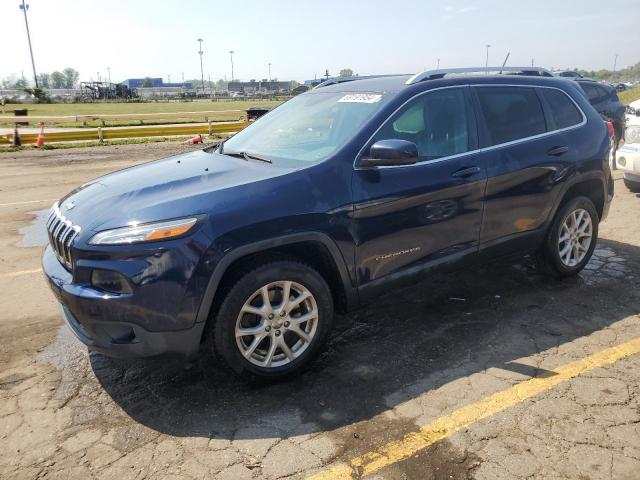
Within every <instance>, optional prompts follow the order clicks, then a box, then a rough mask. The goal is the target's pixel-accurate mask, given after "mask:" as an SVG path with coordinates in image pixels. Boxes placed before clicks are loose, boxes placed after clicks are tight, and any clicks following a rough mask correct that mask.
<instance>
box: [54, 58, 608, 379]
mask: <svg viewBox="0 0 640 480" xmlns="http://www.w3.org/2000/svg"><path fill="white" fill-rule="evenodd" d="M472 72H476V74H475V75H471V73H472ZM497 72H505V73H506V72H509V73H518V72H519V73H520V75H490V74H489V73H497ZM478 73H479V74H478ZM610 148H611V143H610V139H609V136H608V133H607V128H606V126H605V123H604V122H603V121H602V119H601V118H600V116H599V114H598V113H597V112H596V111H595V110H594V108H593V107H592V106H591V105H590V104H589V102H588V101H587V100H586V98H585V96H584V95H583V94H582V92H581V91H580V89H579V88H578V85H577V84H576V83H575V82H572V81H568V80H565V79H559V78H554V77H552V76H551V75H550V73H549V72H548V71H546V70H543V69H533V68H519V69H518V68H516V67H507V68H504V67H498V68H473V69H450V70H435V71H427V72H422V73H419V74H416V75H413V76H409V75H394V76H381V77H377V78H376V77H373V78H361V79H360V78H357V77H352V78H350V79H347V81H341V80H340V79H338V80H329V81H327V82H325V83H323V84H320V85H319V86H318V87H317V88H315V89H313V90H311V91H309V92H307V93H303V94H301V95H298V96H296V97H294V98H293V99H291V100H289V101H288V102H285V103H284V104H282V105H281V106H279V107H277V108H275V109H273V110H272V111H270V112H269V113H267V114H266V115H264V116H263V117H261V118H260V119H258V120H257V121H255V122H253V123H252V124H251V125H250V126H249V127H247V128H246V129H244V130H242V131H241V132H239V133H238V134H236V135H235V136H233V137H231V138H230V139H228V140H227V141H226V142H224V143H222V144H220V145H219V146H217V147H215V148H208V149H205V150H202V151H196V152H191V153H186V154H183V155H179V156H176V157H170V158H165V159H162V160H158V161H155V162H150V163H147V164H143V165H138V166H135V167H132V168H128V169H126V170H122V171H119V172H115V173H111V174H109V175H106V176H104V177H100V178H98V179H96V180H94V181H92V182H88V183H86V184H85V185H83V186H81V187H79V188H78V189H76V190H74V191H73V192H71V193H70V194H68V195H67V196H65V197H64V198H62V199H61V200H60V201H59V202H57V203H56V204H55V205H54V207H53V209H52V210H51V213H50V216H49V218H48V221H47V229H48V232H49V245H48V246H47V247H46V249H45V251H44V255H43V260H42V263H43V270H44V272H45V275H46V277H47V279H48V281H49V284H50V286H51V288H52V290H53V292H54V294H55V296H56V298H57V299H58V301H59V302H60V304H61V306H62V312H63V316H64V318H65V320H66V322H67V324H68V325H69V327H70V328H71V330H72V331H73V332H74V333H75V335H76V336H77V337H78V338H79V339H80V340H81V341H82V342H84V343H85V344H86V345H88V347H89V348H90V349H91V350H96V351H98V352H102V353H105V354H107V355H112V356H119V357H144V356H152V355H157V354H164V353H179V354H183V355H190V354H194V353H195V352H197V351H198V349H199V348H200V347H201V345H203V346H205V348H212V349H213V351H215V352H216V353H217V354H218V355H220V356H221V357H222V358H223V359H224V360H225V361H226V363H227V364H228V365H229V366H230V367H231V368H232V369H233V370H234V371H235V372H237V373H238V374H242V375H244V376H247V377H249V378H261V379H266V378H279V377H283V376H287V375H290V374H293V373H296V372H298V371H300V370H301V369H302V368H304V366H305V365H307V364H308V363H309V361H310V360H311V359H312V358H313V357H314V356H315V355H316V354H317V353H318V352H319V351H320V349H321V348H322V345H323V343H324V341H325V340H326V339H327V336H328V333H329V331H330V330H331V326H332V321H333V315H334V311H338V312H345V311H349V310H350V309H353V308H355V307H357V306H358V305H360V304H362V303H364V302H367V301H370V300H374V299H376V298H378V297H379V296H380V295H382V294H384V293H389V292H392V291H394V289H397V288H398V287H399V286H403V285H407V284H411V283H414V282H415V281H417V280H418V279H420V278H424V277H425V276H427V275H432V274H435V273H437V272H440V271H444V270H448V269H451V268H454V266H455V268H462V267H464V266H465V265H469V264H470V262H474V261H476V260H478V259H481V260H484V261H495V260H496V259H500V258H512V257H513V256H514V255H515V256H519V255H523V254H533V256H534V257H535V259H536V260H537V262H538V265H539V266H540V268H541V270H542V271H544V272H547V273H548V274H550V275H553V276H555V277H568V276H572V275H575V274H577V273H578V272H580V270H582V269H583V268H584V267H585V265H586V264H587V262H588V261H589V259H590V257H591V255H592V253H593V250H594V248H595V246H596V241H597V238H598V225H599V223H600V222H601V221H602V219H604V218H605V217H606V215H607V212H608V210H609V204H610V201H611V199H612V197H613V181H612V178H611V172H610V170H609V164H608V156H609V151H610ZM478 281H482V278H481V277H479V278H478ZM428 294H429V292H428V291H425V295H428ZM396 313H397V316H398V317H401V316H402V304H401V303H399V304H398V306H397V312H396ZM393 320H394V319H390V321H393ZM401 324H402V322H400V323H399V325H401ZM399 328H402V327H401V326H400V327H399ZM366 361H367V359H363V362H366Z"/></svg>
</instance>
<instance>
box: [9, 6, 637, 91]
mask: <svg viewBox="0 0 640 480" xmlns="http://www.w3.org/2000/svg"><path fill="white" fill-rule="evenodd" d="M19 2H20V0H0V45H2V56H1V57H0V78H3V77H7V76H10V75H17V76H20V75H21V72H24V75H25V77H27V78H28V79H31V78H32V77H33V74H32V69H31V62H30V59H29V50H28V44H27V38H26V30H25V24H24V18H23V16H22V12H21V10H20V9H19V8H18V4H19ZM28 3H29V4H30V8H29V10H28V17H29V26H30V29H31V39H32V43H33V51H34V57H35V62H36V69H37V72H38V73H41V72H49V73H50V72H52V71H54V70H62V69H63V68H65V67H72V68H75V69H76V70H78V71H79V72H80V79H81V80H83V81H87V80H97V79H98V76H100V77H101V78H102V79H105V78H106V77H107V75H108V70H107V69H108V68H110V75H111V80H112V81H122V80H124V79H126V78H140V77H147V76H148V77H163V78H164V81H165V82H166V81H168V77H169V76H170V78H171V81H172V82H175V81H180V80H181V79H182V74H183V73H184V77H185V78H186V79H191V78H199V77H200V61H199V57H198V53H197V52H198V42H197V39H198V38H202V39H203V46H202V48H203V51H204V54H203V63H204V77H205V80H206V79H207V78H209V77H210V78H211V79H212V80H217V79H219V78H226V79H229V78H230V77H231V65H230V58H229V57H230V55H229V50H234V51H235V54H234V72H235V77H236V78H239V79H242V80H249V79H253V78H255V79H262V78H267V77H268V75H269V74H268V71H269V66H268V64H269V63H271V64H272V66H271V77H272V78H278V79H280V80H292V79H293V80H298V81H302V80H306V79H312V78H314V77H316V76H318V77H320V76H322V75H324V73H325V70H327V69H328V70H329V73H330V74H331V75H337V74H338V73H339V71H340V69H342V68H351V69H352V70H353V71H354V73H357V74H360V75H369V74H386V73H413V72H417V71H420V70H424V69H429V68H435V67H436V65H437V62H438V59H440V66H441V67H442V68H445V67H464V66H481V65H484V62H485V53H486V48H485V45H487V44H489V45H491V47H490V48H489V64H492V65H498V64H502V61H503V60H504V58H505V56H506V54H507V53H508V52H510V57H509V61H508V65H511V66H521V65H531V62H532V59H533V61H534V63H535V65H536V66H544V67H547V68H555V69H559V68H573V67H578V68H584V69H588V70H591V69H600V68H607V69H612V68H613V63H614V57H615V54H616V53H617V54H618V61H617V66H618V68H621V67H624V66H628V65H632V64H634V63H636V62H638V61H640V1H639V0H607V1H606V2H603V1H602V0H580V1H579V2H578V1H574V0H528V1H518V0H510V1H506V0H460V1H453V0H448V1H447V0H437V1H432V0H422V1H421V0H386V1H380V0H363V1H361V0H351V1H349V0H342V1H338V0H323V1H320V2H309V1H303V0H296V1H289V0H276V1H264V0H262V1H258V0H231V1H226V2H214V1H204V0H192V1H190V2H184V1H182V2H181V1H176V0H156V1H152V0H135V1H134V0H109V1H104V0H100V1H96V0H82V1H80V0H76V1H71V0H30V1H28Z"/></svg>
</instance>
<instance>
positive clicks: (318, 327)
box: [213, 260, 333, 381]
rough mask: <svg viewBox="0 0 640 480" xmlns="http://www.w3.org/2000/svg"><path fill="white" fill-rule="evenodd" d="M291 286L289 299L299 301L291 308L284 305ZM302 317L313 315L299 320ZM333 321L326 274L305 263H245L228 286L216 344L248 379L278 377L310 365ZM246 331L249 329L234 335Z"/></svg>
mask: <svg viewBox="0 0 640 480" xmlns="http://www.w3.org/2000/svg"><path fill="white" fill-rule="evenodd" d="M287 286H288V288H289V292H290V293H289V305H291V306H293V304H294V303H298V305H296V306H293V307H292V308H291V309H290V311H287V310H289V309H288V308H286V307H285V308H283V307H284V305H283V296H284V295H285V289H286V288H287ZM264 288H266V289H267V291H268V292H269V293H268V298H269V305H266V304H265V302H264V298H265V297H264V294H263V291H264ZM306 295H309V296H308V297H307V296H306ZM302 297H305V298H304V299H303V300H300V299H301V298H302ZM296 301H297V302H296ZM247 310H249V311H247ZM314 312H315V313H314ZM281 313H284V314H283V315H281ZM301 318H308V319H309V320H308V321H304V322H302V323H300V322H299V321H298V319H301ZM332 323H333V299H332V296H331V291H330V289H329V287H328V285H327V282H326V281H325V280H324V278H323V277H322V276H321V275H320V274H319V273H318V272H317V271H316V270H314V269H313V268H311V267H310V266H308V265H306V264H304V263H300V262H298V261H295V260H276V261H272V262H270V263H266V264H262V265H259V266H257V267H255V268H253V269H251V268H249V269H247V270H246V271H245V272H244V274H243V275H242V276H241V277H240V278H239V280H238V281H237V282H236V283H235V284H234V285H233V286H232V287H231V288H230V290H229V291H228V293H227V295H226V297H225V298H224V300H223V301H222V304H221V306H220V309H219V310H218V315H217V317H216V322H215V327H214V334H213V342H214V349H215V352H216V353H217V354H218V355H219V356H221V357H222V358H223V359H224V361H225V362H226V363H227V364H228V365H229V367H231V369H232V370H233V371H234V372H235V373H237V374H238V375H240V376H241V377H243V378H245V379H247V380H250V381H265V380H279V379H282V378H288V377H290V376H292V375H295V374H297V373H300V372H301V371H302V370H303V369H304V368H305V367H306V366H308V364H309V363H310V362H311V360H312V359H313V358H314V357H315V356H316V355H317V354H318V353H319V352H320V350H321V348H322V347H323V346H324V344H325V342H326V339H327V336H328V334H329V331H330V330H331V326H332ZM250 329H253V330H250ZM242 331H243V332H246V333H244V335H240V336H238V338H237V339H236V333H239V334H240V333H241V332H242ZM251 331H253V332H257V333H256V334H252V333H249V332H251ZM297 332H301V333H297ZM304 337H306V339H305V338H304ZM283 342H284V346H283ZM272 349H273V350H272ZM285 350H288V352H285ZM269 359H270V360H269Z"/></svg>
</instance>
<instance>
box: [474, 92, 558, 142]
mask: <svg viewBox="0 0 640 480" xmlns="http://www.w3.org/2000/svg"><path fill="white" fill-rule="evenodd" d="M476 92H477V94H478V100H479V101H480V109H481V111H482V114H483V116H484V120H485V125H486V130H487V136H488V138H487V139H486V140H485V142H484V143H485V145H484V146H491V145H499V144H501V143H507V142H511V141H514V140H520V139H523V138H527V137H533V136H535V135H539V134H541V133H545V132H546V131H547V127H546V123H545V118H544V113H543V111H542V105H541V104H540V99H539V98H538V95H537V94H536V92H535V90H534V89H533V88H529V87H477V88H476Z"/></svg>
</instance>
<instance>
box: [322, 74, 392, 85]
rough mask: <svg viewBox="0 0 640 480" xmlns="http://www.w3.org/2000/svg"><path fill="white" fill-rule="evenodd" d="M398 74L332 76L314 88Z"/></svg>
mask: <svg viewBox="0 0 640 480" xmlns="http://www.w3.org/2000/svg"><path fill="white" fill-rule="evenodd" d="M397 76H398V74H393V75H362V76H360V75H358V76H353V77H333V78H329V79H327V80H325V81H324V82H322V83H319V84H318V85H316V86H315V88H322V87H328V86H329V85H336V84H338V83H345V82H354V81H356V80H366V79H368V78H384V77H397Z"/></svg>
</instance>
